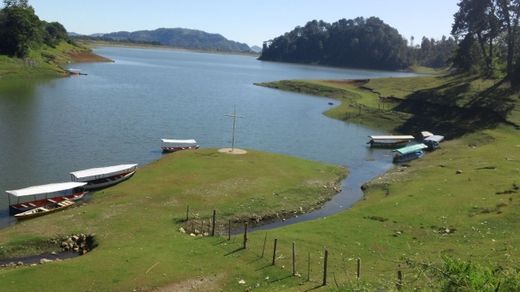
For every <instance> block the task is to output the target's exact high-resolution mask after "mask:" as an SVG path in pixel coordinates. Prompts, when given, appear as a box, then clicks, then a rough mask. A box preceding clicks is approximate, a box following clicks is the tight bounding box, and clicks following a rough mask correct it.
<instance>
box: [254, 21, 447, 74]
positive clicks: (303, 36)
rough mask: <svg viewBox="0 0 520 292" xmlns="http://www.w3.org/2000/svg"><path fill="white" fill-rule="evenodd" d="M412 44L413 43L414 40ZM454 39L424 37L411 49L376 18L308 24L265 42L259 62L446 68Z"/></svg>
mask: <svg viewBox="0 0 520 292" xmlns="http://www.w3.org/2000/svg"><path fill="white" fill-rule="evenodd" d="M412 42H413V40H412ZM455 47H456V43H455V41H454V40H453V39H452V38H446V37H443V38H442V39H441V40H439V41H435V40H434V39H428V38H426V37H423V39H422V41H421V45H420V46H418V47H414V46H413V44H411V46H409V44H408V42H407V41H406V40H405V39H404V38H403V37H402V36H401V35H400V34H399V32H398V31H397V29H395V28H393V27H391V26H390V25H388V24H386V23H385V22H383V21H382V20H381V19H379V18H377V17H370V18H366V19H365V18H363V17H358V18H355V19H348V20H347V19H341V20H339V21H337V22H334V23H332V24H330V23H327V22H324V21H321V20H320V21H317V20H313V21H309V22H308V23H307V24H306V25H305V26H303V27H300V26H297V27H296V28H295V29H293V30H292V31H290V32H287V33H285V34H283V35H281V36H279V37H276V38H274V39H272V40H269V41H266V42H264V45H263V49H262V55H261V56H260V58H259V59H260V60H265V61H278V62H292V63H305V64H320V65H328V66H336V67H354V68H369V69H387V70H397V69H405V68H408V67H410V66H412V65H422V66H429V67H446V66H447V65H448V59H449V58H450V56H451V54H452V52H453V51H454V50H455Z"/></svg>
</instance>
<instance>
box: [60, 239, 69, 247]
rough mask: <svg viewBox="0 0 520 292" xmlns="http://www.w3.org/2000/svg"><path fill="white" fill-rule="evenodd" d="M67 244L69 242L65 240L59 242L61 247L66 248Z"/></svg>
mask: <svg viewBox="0 0 520 292" xmlns="http://www.w3.org/2000/svg"><path fill="white" fill-rule="evenodd" d="M68 246H69V244H68V243H67V242H66V241H62V242H61V247H62V248H66V247H68Z"/></svg>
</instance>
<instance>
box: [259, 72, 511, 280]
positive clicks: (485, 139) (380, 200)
mask: <svg viewBox="0 0 520 292" xmlns="http://www.w3.org/2000/svg"><path fill="white" fill-rule="evenodd" d="M268 86H270V87H274V88H281V89H286V90H293V91H299V92H305V93H315V92H319V93H320V95H326V96H332V97H336V98H339V99H340V100H342V101H343V102H342V105H340V106H338V107H337V108H334V109H332V110H330V111H329V112H327V113H326V114H327V115H329V116H332V117H336V118H340V119H346V120H354V121H357V122H362V123H365V124H368V125H380V124H383V125H384V128H386V129H388V130H391V131H395V132H399V129H403V125H406V124H407V123H408V122H409V121H411V120H412V121H414V122H420V121H422V120H421V119H417V117H416V116H417V115H420V114H421V112H420V111H417V112H408V113H406V114H403V113H399V112H397V110H398V109H400V108H402V104H403V103H406V102H408V101H407V100H408V99H410V98H415V99H419V98H422V99H424V100H425V101H426V102H427V103H426V104H428V105H431V103H433V104H435V103H437V104H443V105H447V106H449V107H450V108H451V110H454V107H457V108H459V109H460V111H461V112H465V111H466V110H467V109H468V108H472V106H474V105H475V104H477V105H478V107H479V108H483V109H484V110H494V111H495V112H497V113H499V114H500V115H504V116H505V119H504V120H505V123H506V124H504V123H503V122H504V121H503V122H502V123H501V122H500V121H493V122H490V123H485V124H476V129H473V131H471V129H467V128H464V127H465V126H466V125H464V123H465V122H469V123H471V122H473V121H474V118H472V117H467V119H469V120H468V121H466V120H457V122H460V123H461V124H462V125H453V128H454V131H453V132H451V133H448V134H453V135H452V136H453V137H459V138H458V139H455V140H451V141H448V142H445V143H443V145H442V148H441V149H440V150H438V151H435V152H433V153H430V154H428V155H426V156H425V157H424V158H423V159H421V160H419V161H414V162H412V163H411V164H410V167H398V168H395V169H394V170H392V171H390V172H389V173H387V174H386V175H384V176H383V177H380V178H377V179H375V180H374V181H372V182H370V183H369V184H367V186H368V188H367V190H366V191H365V200H363V201H361V202H360V203H358V204H356V205H355V206H354V207H353V208H352V209H351V210H349V211H347V212H342V213H340V214H337V215H335V216H332V217H330V218H327V219H326V220H321V221H320V220H318V221H313V222H308V223H304V224H298V225H294V226H289V227H286V228H284V229H282V230H275V231H271V232H269V233H270V236H271V237H273V236H277V237H279V238H281V240H283V241H284V242H286V250H285V254H286V255H287V254H289V253H288V252H289V250H288V249H287V248H288V243H289V242H291V241H296V242H298V243H299V244H300V245H303V248H302V249H303V251H301V252H300V254H302V255H305V254H306V253H307V251H312V252H313V253H314V254H316V253H317V252H319V251H320V250H321V249H322V247H323V246H327V247H328V248H329V251H331V254H332V268H331V272H332V273H334V275H335V276H336V282H338V283H339V285H340V287H356V285H357V284H356V283H355V281H354V278H355V276H354V271H355V263H354V260H353V259H354V258H357V257H360V258H361V259H362V262H363V267H364V268H363V279H365V280H366V281H367V282H368V283H366V284H365V286H364V287H372V288H376V287H385V288H386V289H391V288H394V287H395V278H396V276H395V275H396V270H397V269H398V265H400V266H401V268H400V269H401V270H403V271H404V273H405V275H406V276H405V280H406V287H407V288H408V289H410V288H412V287H437V286H435V285H438V281H437V280H435V279H431V278H429V277H427V276H425V275H424V274H421V273H420V272H419V271H418V270H417V269H413V268H410V267H409V266H407V265H406V263H405V259H410V260H413V261H417V262H428V263H429V262H431V263H434V264H440V262H441V261H442V260H441V257H442V255H450V256H453V257H455V258H460V259H463V260H469V261H473V262H479V263H483V264H486V265H490V266H502V267H516V265H517V264H516V261H517V259H518V258H519V257H520V249H519V248H518V246H519V245H520V235H518V233H517V232H516V230H518V229H519V228H520V219H519V218H520V190H519V189H518V186H520V179H519V178H520V135H519V131H518V127H516V126H515V125H518V124H520V119H519V117H520V116H519V113H518V110H519V104H520V102H519V101H518V94H517V93H514V92H510V91H509V90H508V88H507V86H505V85H500V84H495V82H493V81H489V80H487V81H483V80H479V79H475V78H471V77H467V76H466V77H460V76H459V77H447V76H436V77H419V78H404V79H392V78H389V79H374V80H371V81H370V82H368V83H363V84H359V83H358V84H353V83H348V82H338V81H295V82H292V81H284V82H281V83H280V82H276V83H272V84H268ZM324 86H325V87H326V88H323V87H324ZM360 86H363V87H360ZM295 88H297V89H295ZM309 88H310V89H309ZM342 90H343V92H342ZM374 91H375V92H378V93H379V94H376V93H374ZM379 96H384V97H389V96H391V97H393V98H394V101H393V102H392V104H391V107H390V108H391V109H392V110H385V111H382V110H380V109H379V108H378V99H379ZM399 100H401V101H402V102H399ZM504 104H506V105H507V111H505V110H504V109H503V105H504ZM356 107H362V108H363V109H364V111H362V113H361V114H357V115H356V111H355V110H353V109H352V108H354V109H356ZM445 122H446V123H450V122H453V121H449V120H448V121H445ZM486 125H487V127H486ZM512 125H513V126H512ZM419 126H424V125H422V124H420V125H419ZM459 127H462V128H463V130H464V131H466V130H468V132H472V133H468V134H465V135H460V134H459V133H460V131H459V130H458V128H459ZM423 129H426V130H428V129H430V128H423ZM433 131H434V132H435V130H433ZM439 133H440V134H444V132H439ZM457 170H460V171H461V172H462V173H461V174H456V172H457ZM447 229H449V230H450V231H449V233H446V230H447ZM303 234H304V235H303ZM253 241H254V242H256V243H257V244H258V243H259V242H260V243H261V242H262V234H255V235H254V237H253V240H252V242H253ZM258 248H259V247H258V246H257V247H256V249H257V250H258ZM288 264H289V262H288V261H286V262H285V265H286V266H288ZM302 269H303V270H304V271H305V270H306V267H305V266H304V267H303V268H300V270H302ZM316 269H319V265H318V264H315V267H314V270H316ZM430 277H431V275H430ZM314 278H315V279H316V278H318V279H319V272H315V274H314ZM331 281H332V280H331ZM284 283H285V284H287V285H288V284H289V282H288V280H287V281H279V282H277V284H276V285H283V284H284ZM313 284H314V285H316V284H317V282H315V283H309V284H305V285H304V287H306V288H310V287H312V285H313ZM437 288H438V287H437ZM300 289H301V288H295V290H300Z"/></svg>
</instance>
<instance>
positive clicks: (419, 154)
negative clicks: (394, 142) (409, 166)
mask: <svg viewBox="0 0 520 292" xmlns="http://www.w3.org/2000/svg"><path fill="white" fill-rule="evenodd" d="M423 156H424V152H423V151H417V152H413V153H407V154H405V155H395V156H394V163H402V162H407V161H411V160H415V159H418V158H421V157H423Z"/></svg>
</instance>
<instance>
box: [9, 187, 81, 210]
mask: <svg viewBox="0 0 520 292" xmlns="http://www.w3.org/2000/svg"><path fill="white" fill-rule="evenodd" d="M85 185H86V183H84V182H65V183H54V184H47V185H39V186H32V187H27V188H23V189H18V190H9V191H5V193H6V195H7V198H8V201H9V213H10V214H11V215H13V214H18V213H22V212H25V211H28V210H31V209H35V208H39V207H44V206H46V205H48V204H50V203H60V202H62V201H65V200H69V201H77V200H80V199H81V198H83V196H85V194H86V192H85V190H84V188H83V187H84V186H85Z"/></svg>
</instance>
